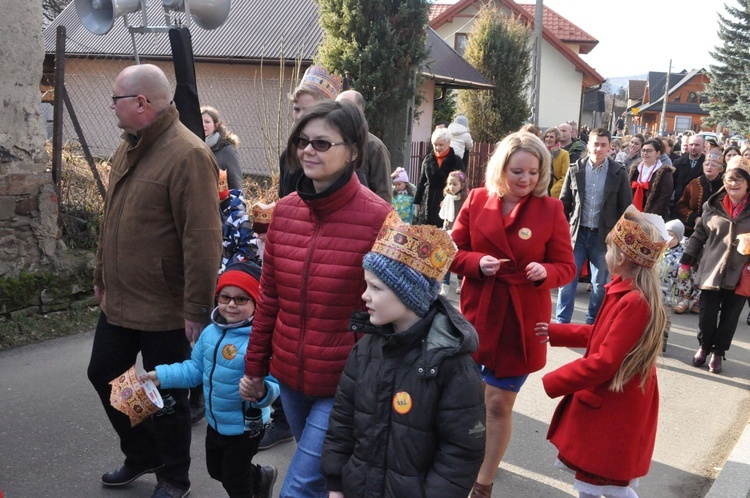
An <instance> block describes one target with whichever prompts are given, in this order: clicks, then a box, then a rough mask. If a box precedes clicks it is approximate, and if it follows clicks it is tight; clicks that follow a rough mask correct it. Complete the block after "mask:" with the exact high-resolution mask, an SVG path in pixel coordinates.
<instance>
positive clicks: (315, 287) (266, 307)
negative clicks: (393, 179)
mask: <svg viewBox="0 0 750 498" xmlns="http://www.w3.org/2000/svg"><path fill="white" fill-rule="evenodd" d="M367 140H368V132H367V121H366V120H365V117H364V115H363V114H362V112H361V111H360V110H359V109H358V108H357V106H355V105H354V104H352V103H351V102H348V101H342V102H334V101H330V100H327V101H322V102H318V103H317V104H314V105H312V106H310V107H308V108H307V110H306V111H305V113H304V114H303V115H302V116H301V117H300V119H299V121H298V122H297V123H296V125H295V127H294V129H293V130H292V134H291V136H290V137H289V142H288V144H287V157H288V158H289V160H290V162H291V164H292V165H294V166H295V167H298V168H302V171H303V174H302V176H301V178H300V179H299V180H298V181H297V184H296V185H297V190H296V192H295V193H292V194H290V195H287V196H286V197H284V198H283V199H281V200H280V201H279V202H278V204H276V207H275V208H274V212H273V218H272V219H271V225H270V227H269V228H268V234H267V238H266V250H265V253H264V256H263V275H262V277H261V280H260V298H259V299H258V304H257V309H256V311H255V317H254V318H253V332H252V334H251V335H250V342H249V343H248V346H247V352H246V353H245V376H244V377H243V379H242V381H241V383H240V394H242V396H243V397H244V398H245V399H247V400H249V401H253V400H255V399H261V398H262V397H263V396H264V395H265V386H264V383H263V377H265V376H266V375H268V373H269V371H270V373H271V374H272V375H273V376H274V377H276V379H278V381H279V388H280V390H281V400H282V403H283V405H284V412H285V413H286V417H287V420H288V421H289V427H290V428H291V430H292V434H293V435H294V439H295V440H296V441H297V450H296V452H295V454H294V456H293V457H292V460H291V462H290V464H289V469H288V470H287V474H286V477H285V479H284V485H283V486H282V488H281V493H280V496H282V497H284V498H286V497H294V498H323V497H328V489H327V487H326V480H325V478H324V477H323V475H322V474H321V473H320V455H321V451H322V448H323V439H324V438H325V433H326V429H327V428H328V417H329V414H330V411H331V407H332V406H333V397H334V394H335V393H336V386H337V385H338V381H339V378H340V377H341V373H342V372H343V371H344V365H345V364H346V359H347V357H348V356H349V352H350V351H351V350H352V348H353V347H354V343H355V342H356V340H357V339H358V338H359V337H357V335H356V334H354V333H353V332H351V331H348V330H347V328H348V325H349V317H350V316H351V313H352V311H354V310H355V309H364V308H365V303H364V301H362V297H361V296H362V293H363V292H364V290H365V286H366V285H365V276H364V270H363V269H362V258H363V257H364V255H365V254H367V252H369V251H370V249H371V248H372V244H373V243H374V242H375V238H376V237H377V235H378V232H380V227H381V226H382V225H383V221H385V218H386V216H387V215H388V213H389V212H391V211H392V210H393V208H392V207H391V205H390V204H388V203H387V202H385V201H384V200H383V199H381V198H380V197H378V196H377V195H375V194H374V193H373V192H371V191H370V190H369V189H368V188H367V187H365V186H363V185H362V184H360V183H359V180H358V179H357V175H356V174H355V171H356V170H357V169H358V168H359V167H360V166H361V165H362V161H363V160H364V158H365V157H366V151H367Z"/></svg>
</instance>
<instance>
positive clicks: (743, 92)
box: [701, 0, 750, 133]
mask: <svg viewBox="0 0 750 498" xmlns="http://www.w3.org/2000/svg"><path fill="white" fill-rule="evenodd" d="M738 3H739V6H737V7H733V6H729V5H726V4H725V5H724V8H725V9H726V14H725V15H722V14H719V32H718V34H719V38H720V39H721V41H722V45H721V46H720V47H716V50H715V51H714V52H711V55H712V56H713V58H714V59H715V60H716V61H717V64H715V65H710V66H709V72H708V76H709V78H710V81H709V83H708V85H706V90H705V93H704V96H705V97H707V98H708V99H709V100H710V102H709V103H705V104H702V105H701V107H703V109H705V110H707V111H708V112H709V117H708V118H704V120H703V123H704V124H708V125H711V126H713V125H717V124H720V123H721V124H723V125H724V126H728V127H729V128H731V129H732V130H733V131H735V132H740V133H749V132H750V73H748V72H747V68H748V67H750V0H739V2H738Z"/></svg>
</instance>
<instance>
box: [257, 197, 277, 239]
mask: <svg viewBox="0 0 750 498" xmlns="http://www.w3.org/2000/svg"><path fill="white" fill-rule="evenodd" d="M275 207H276V203H275V202H272V203H271V204H263V203H262V202H258V203H256V204H254V205H253V231H255V232H256V233H266V232H267V231H268V225H270V224H271V218H273V210H274V208H275Z"/></svg>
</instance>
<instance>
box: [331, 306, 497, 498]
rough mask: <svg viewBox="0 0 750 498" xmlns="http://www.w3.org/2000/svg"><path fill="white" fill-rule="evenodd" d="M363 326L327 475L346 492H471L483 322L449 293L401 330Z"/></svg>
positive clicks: (335, 415) (481, 430)
mask: <svg viewBox="0 0 750 498" xmlns="http://www.w3.org/2000/svg"><path fill="white" fill-rule="evenodd" d="M350 328H351V329H353V330H355V331H356V332H361V331H364V332H365V333H366V334H367V335H366V336H365V337H364V338H362V339H361V340H360V341H359V342H358V343H357V344H356V346H355V347H354V349H353V350H352V352H351V353H350V355H349V358H348V360H347V363H346V368H345V370H344V373H343V375H342V376H341V380H340V381H339V385H338V389H337V392H336V399H335V401H334V404H333V410H332V411H331V418H330V422H329V426H328V433H327V434H326V439H325V442H324V444H323V455H322V458H321V464H320V467H321V471H322V472H323V474H324V475H325V476H326V477H327V479H328V486H329V489H330V490H332V491H343V493H344V496H346V497H358V498H364V497H373V498H375V497H377V498H383V497H409V498H412V497H413V498H420V497H429V498H439V497H445V498H454V497H459V496H467V495H468V494H469V491H470V490H471V486H472V485H473V484H474V481H475V479H476V476H477V473H478V472H479V467H480V466H481V464H482V459H483V458H484V444H485V406H484V386H483V384H482V381H481V379H480V377H479V374H478V372H477V367H476V365H475V364H474V361H473V360H472V359H471V357H470V356H469V355H470V353H473V352H474V351H476V349H477V345H478V338H477V333H476V331H475V330H474V327H472V326H471V324H470V323H469V322H468V321H466V319H465V318H464V317H463V315H461V314H460V313H459V312H458V311H457V310H456V309H455V308H454V307H453V306H452V305H450V304H449V303H448V301H446V300H445V299H444V298H442V297H441V298H439V300H438V301H436V302H435V304H433V306H432V308H431V309H430V311H429V313H428V314H427V316H426V317H425V318H423V319H422V320H420V321H419V322H418V323H417V324H415V325H414V326H412V327H411V328H410V329H409V330H407V331H405V332H403V333H399V334H395V333H394V332H393V329H392V327H390V326H387V327H383V328H380V327H373V326H372V325H370V323H369V317H368V315H367V314H366V313H361V312H355V313H354V314H353V315H352V322H351V325H350Z"/></svg>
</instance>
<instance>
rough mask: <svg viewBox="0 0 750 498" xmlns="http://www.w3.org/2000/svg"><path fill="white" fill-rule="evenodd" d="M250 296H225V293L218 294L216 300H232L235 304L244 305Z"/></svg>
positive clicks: (222, 301)
mask: <svg viewBox="0 0 750 498" xmlns="http://www.w3.org/2000/svg"><path fill="white" fill-rule="evenodd" d="M251 299H252V298H251V297H249V296H227V295H226V294H218V295H217V296H216V300H217V301H218V302H219V304H229V302H230V301H234V304H235V305H237V306H244V305H246V304H247V303H248V302H249V301H250V300H251Z"/></svg>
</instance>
